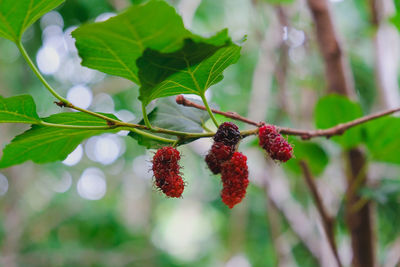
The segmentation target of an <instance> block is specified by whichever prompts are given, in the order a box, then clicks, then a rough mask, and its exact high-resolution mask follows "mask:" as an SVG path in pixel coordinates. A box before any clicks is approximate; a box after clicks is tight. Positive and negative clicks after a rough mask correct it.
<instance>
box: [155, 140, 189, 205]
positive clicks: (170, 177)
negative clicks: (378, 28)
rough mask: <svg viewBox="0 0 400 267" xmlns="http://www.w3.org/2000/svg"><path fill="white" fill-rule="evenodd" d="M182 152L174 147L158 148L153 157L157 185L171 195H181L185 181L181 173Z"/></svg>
mask: <svg viewBox="0 0 400 267" xmlns="http://www.w3.org/2000/svg"><path fill="white" fill-rule="evenodd" d="M180 159H181V156H180V153H179V151H178V150H176V149H175V148H173V147H163V148H160V149H159V150H157V152H156V154H155V155H154V157H153V174H154V177H155V185H156V186H157V187H158V188H159V189H160V190H161V191H162V192H163V193H164V194H165V195H167V196H169V197H180V196H181V195H182V193H183V189H184V187H185V183H184V181H183V179H182V177H181V176H180V175H179V173H180V172H179V170H180V166H179V163H178V161H179V160H180Z"/></svg>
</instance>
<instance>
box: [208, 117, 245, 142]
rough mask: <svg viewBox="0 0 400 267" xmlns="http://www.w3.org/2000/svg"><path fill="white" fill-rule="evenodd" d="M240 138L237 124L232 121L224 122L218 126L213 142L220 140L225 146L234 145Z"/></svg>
mask: <svg viewBox="0 0 400 267" xmlns="http://www.w3.org/2000/svg"><path fill="white" fill-rule="evenodd" d="M240 138H241V136H240V132H239V128H238V127H237V125H236V124H234V123H232V122H224V123H222V124H221V125H220V126H219V127H218V131H217V132H216V133H215V135H214V142H221V143H223V144H224V145H226V146H231V147H235V146H236V145H237V144H238V143H239V141H240Z"/></svg>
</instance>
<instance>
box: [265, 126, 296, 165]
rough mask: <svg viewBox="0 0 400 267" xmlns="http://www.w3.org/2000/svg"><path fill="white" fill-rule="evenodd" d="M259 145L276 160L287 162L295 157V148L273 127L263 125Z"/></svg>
mask: <svg viewBox="0 0 400 267" xmlns="http://www.w3.org/2000/svg"><path fill="white" fill-rule="evenodd" d="M258 138H259V144H260V146H261V147H262V148H264V149H265V150H266V151H267V152H268V154H269V155H270V157H271V158H272V159H274V160H279V161H281V162H286V161H288V160H289V159H291V158H292V157H293V148H292V147H291V145H290V144H289V143H288V141H286V139H285V138H283V136H282V135H281V134H280V133H279V132H278V131H277V130H276V127H275V126H273V125H263V126H262V127H260V129H259V131H258Z"/></svg>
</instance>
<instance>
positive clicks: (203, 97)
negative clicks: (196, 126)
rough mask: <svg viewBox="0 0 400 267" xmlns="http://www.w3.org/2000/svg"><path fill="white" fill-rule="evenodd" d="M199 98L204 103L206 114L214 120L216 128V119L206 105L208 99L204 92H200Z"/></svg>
mask: <svg viewBox="0 0 400 267" xmlns="http://www.w3.org/2000/svg"><path fill="white" fill-rule="evenodd" d="M201 99H202V100H203V103H204V106H205V108H206V110H207V112H208V115H210V118H211V119H212V121H213V122H214V124H215V126H217V128H218V126H219V125H218V122H217V119H216V118H215V117H214V114H213V112H212V111H211V108H210V106H209V105H208V101H207V99H206V96H205V94H204V93H203V94H201Z"/></svg>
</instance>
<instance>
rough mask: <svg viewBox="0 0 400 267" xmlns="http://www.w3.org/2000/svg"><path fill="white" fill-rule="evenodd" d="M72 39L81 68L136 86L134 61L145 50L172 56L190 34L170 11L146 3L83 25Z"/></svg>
mask: <svg viewBox="0 0 400 267" xmlns="http://www.w3.org/2000/svg"><path fill="white" fill-rule="evenodd" d="M72 36H73V37H74V38H75V39H76V46H77V48H78V52H79V55H80V57H81V58H82V65H83V66H86V67H89V68H92V69H97V70H99V71H102V72H105V73H107V74H111V75H116V76H121V77H124V78H127V79H129V80H131V81H133V82H134V83H137V84H139V78H138V68H137V66H136V60H137V59H138V58H139V57H140V56H141V55H142V53H143V51H144V50H145V49H146V48H151V49H155V50H158V51H162V52H166V53H168V52H172V51H175V50H177V49H179V48H180V47H181V46H182V45H183V41H184V39H185V38H189V37H191V36H192V34H191V33H190V32H189V31H188V30H186V29H185V27H184V26H183V21H182V19H181V18H180V16H179V15H178V14H177V13H176V11H175V9H174V8H173V7H171V6H170V5H168V4H167V3H165V2H164V1H150V2H149V3H147V4H144V5H134V6H132V7H130V8H129V9H128V10H127V11H125V12H123V13H121V14H119V15H118V16H116V17H113V18H110V19H109V20H107V21H104V22H99V23H91V24H86V25H83V26H81V27H79V28H78V29H76V30H75V31H73V32H72Z"/></svg>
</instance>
